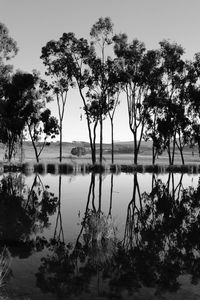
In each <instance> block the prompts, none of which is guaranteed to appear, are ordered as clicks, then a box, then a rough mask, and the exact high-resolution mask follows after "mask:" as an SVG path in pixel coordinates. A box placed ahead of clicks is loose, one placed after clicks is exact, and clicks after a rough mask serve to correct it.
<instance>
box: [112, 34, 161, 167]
mask: <svg viewBox="0 0 200 300" xmlns="http://www.w3.org/2000/svg"><path fill="white" fill-rule="evenodd" d="M113 39H114V43H115V44H114V50H115V54H116V55H117V57H118V65H119V76H120V81H121V85H122V89H123V91H124V92H125V94H126V99H127V108H128V116H129V128H130V130H131V132H132V134H133V141H134V164H137V163H138V154H139V150H140V145H141V141H142V137H143V133H144V128H145V124H146V119H147V114H148V111H147V109H146V107H145V105H144V101H145V99H146V97H148V95H149V93H150V92H151V84H152V83H151V78H152V76H153V74H154V72H155V70H156V68H157V66H158V63H159V56H158V53H157V51H153V50H150V51H146V48H145V45H144V44H143V43H142V42H140V41H138V40H137V39H135V40H133V41H132V42H131V43H128V37H127V35H126V34H119V35H116V36H115V37H114V38H113Z"/></svg>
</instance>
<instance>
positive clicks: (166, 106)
mask: <svg viewBox="0 0 200 300" xmlns="http://www.w3.org/2000/svg"><path fill="white" fill-rule="evenodd" d="M16 53H17V47H16V42H15V41H13V40H12V39H11V38H10V37H9V35H8V30H7V28H6V27H5V25H3V24H0V78H1V83H0V106H1V113H0V127H1V134H0V141H1V142H2V143H4V144H6V145H7V157H8V159H9V160H10V159H11V158H12V156H13V153H14V145H16V143H17V142H19V140H20V139H23V136H24V133H25V132H28V135H29V138H30V139H31V141H32V143H33V147H34V151H35V156H36V159H37V161H39V156H40V153H41V151H42V149H43V147H44V145H45V144H46V140H47V138H48V137H51V138H53V137H55V135H56V134H58V133H59V136H60V161H62V131H63V126H64V125H63V117H64V111H65V109H66V102H67V96H68V91H69V89H71V88H77V89H78V91H79V93H80V97H81V99H82V102H83V110H84V113H85V116H86V121H87V127H88V135H89V142H90V148H91V158H92V163H93V164H95V163H96V162H97V151H96V148H97V147H96V137H97V129H98V128H99V134H100V136H99V141H100V146H99V162H100V164H101V163H102V160H103V126H104V120H105V119H106V118H109V119H110V123H111V145H112V163H113V162H114V115H115V111H116V109H117V106H118V104H119V103H120V99H123V98H124V97H125V98H126V106H127V111H128V124H129V128H130V131H131V132H132V134H133V149H134V164H137V163H138V155H139V152H140V146H141V141H142V140H151V142H152V163H153V164H155V162H156V158H157V157H158V155H161V154H162V153H163V152H164V151H166V152H167V154H168V158H169V164H170V165H171V164H173V163H174V157H175V150H178V151H179V153H180V156H181V160H182V163H183V164H184V155H183V153H184V152H183V150H184V147H185V146H186V145H188V146H190V147H193V146H194V145H198V147H199V149H200V137H199V131H200V118H199V111H200V104H199V103H200V102H199V95H200V86H199V76H200V54H199V53H197V54H196V55H195V57H194V59H193V60H192V61H188V60H185V59H184V49H183V48H182V46H180V45H178V44H177V43H175V42H170V41H168V40H163V41H161V42H160V43H159V47H158V49H155V50H147V49H146V47H145V45H144V43H143V42H141V41H139V40H138V39H133V40H132V41H129V39H128V36H127V35H126V34H125V33H120V34H114V32H113V23H112V21H111V20H110V18H109V17H107V18H99V20H98V21H97V22H96V23H95V24H94V25H93V26H92V28H91V31H90V40H87V39H85V38H77V37H76V36H75V34H74V33H72V32H69V33H63V35H62V36H61V37H60V38H59V39H58V40H51V41H49V42H47V44H46V45H45V46H44V47H43V48H42V55H41V59H42V61H43V63H44V65H45V67H46V75H47V77H48V78H49V79H48V83H47V82H45V81H44V80H42V79H41V78H40V77H39V75H38V74H37V73H36V72H33V74H25V73H22V72H17V73H16V74H13V73H12V68H11V67H10V66H8V65H6V64H5V59H9V58H11V57H12V56H13V55H15V54H16ZM50 98H55V99H56V101H57V105H58V112H59V114H58V115H59V121H57V120H56V119H55V118H54V117H52V116H51V113H50V111H49V110H47V109H46V102H47V100H49V99H50ZM121 102H122V101H121ZM122 105H125V103H122ZM16 124H17V126H16ZM40 139H42V140H43V144H42V145H41V144H40V147H41V148H40V149H37V143H38V141H39V140H40Z"/></svg>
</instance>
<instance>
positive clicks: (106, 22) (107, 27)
mask: <svg viewBox="0 0 200 300" xmlns="http://www.w3.org/2000/svg"><path fill="white" fill-rule="evenodd" d="M112 35H113V24H112V22H111V19H110V18H108V17H106V18H99V20H98V21H97V22H96V23H95V24H94V25H93V26H92V28H91V31H90V36H91V38H92V40H93V47H95V45H98V46H99V49H100V53H101V54H100V56H99V57H100V58H98V56H96V57H95V59H93V60H92V61H90V67H91V69H92V75H93V76H92V81H93V82H92V86H91V88H92V91H90V94H91V95H92V96H93V97H94V96H95V98H96V100H97V101H98V118H99V124H100V157H99V162H100V164H102V159H103V116H104V115H106V113H107V94H108V89H109V85H108V72H109V69H108V65H109V60H108V58H107V57H106V53H105V51H106V46H109V45H110V44H111V43H112ZM107 60H108V62H106V61H107ZM106 65H107V66H106Z"/></svg>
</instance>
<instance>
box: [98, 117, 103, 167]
mask: <svg viewBox="0 0 200 300" xmlns="http://www.w3.org/2000/svg"><path fill="white" fill-rule="evenodd" d="M99 151H100V153H99V163H100V165H101V164H102V160H103V118H102V114H101V115H100V149H99Z"/></svg>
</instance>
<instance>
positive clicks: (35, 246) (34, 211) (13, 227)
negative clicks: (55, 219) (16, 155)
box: [0, 173, 57, 282]
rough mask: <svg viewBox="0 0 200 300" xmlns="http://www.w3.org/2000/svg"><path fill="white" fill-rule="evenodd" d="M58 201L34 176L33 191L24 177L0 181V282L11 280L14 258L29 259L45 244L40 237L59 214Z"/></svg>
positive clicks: (6, 178) (19, 175)
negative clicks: (52, 217)
mask: <svg viewBox="0 0 200 300" xmlns="http://www.w3.org/2000/svg"><path fill="white" fill-rule="evenodd" d="M56 206H57V198H56V197H54V195H53V194H52V193H50V192H49V187H48V186H44V185H43V183H42V180H41V178H40V176H39V175H38V174H35V177H34V180H33V183H32V186H31V187H28V186H27V185H26V184H25V177H24V175H22V174H18V173H10V174H6V175H3V177H2V179H1V181H0V247H1V253H0V282H2V281H3V282H5V281H6V280H7V279H8V278H9V277H10V276H8V275H10V274H11V273H12V272H11V268H12V264H11V257H18V258H20V259H22V258H23V259H24V258H28V257H29V256H31V255H32V254H33V252H37V251H41V250H42V249H43V248H44V246H45V243H46V239H45V237H43V236H42V235H40V233H42V231H43V230H44V228H47V227H48V226H49V222H48V220H49V216H50V215H51V214H53V213H54V212H55V210H56Z"/></svg>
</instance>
